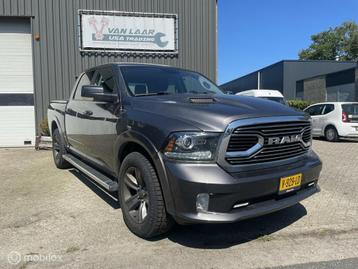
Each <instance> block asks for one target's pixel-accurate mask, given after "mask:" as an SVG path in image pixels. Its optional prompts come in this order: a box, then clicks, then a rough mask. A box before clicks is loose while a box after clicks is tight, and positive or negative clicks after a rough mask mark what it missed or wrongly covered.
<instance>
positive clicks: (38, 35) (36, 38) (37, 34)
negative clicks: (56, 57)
mask: <svg viewBox="0 0 358 269" xmlns="http://www.w3.org/2000/svg"><path fill="white" fill-rule="evenodd" d="M34 38H35V40H36V41H40V34H39V33H36V34H35V35H34Z"/></svg>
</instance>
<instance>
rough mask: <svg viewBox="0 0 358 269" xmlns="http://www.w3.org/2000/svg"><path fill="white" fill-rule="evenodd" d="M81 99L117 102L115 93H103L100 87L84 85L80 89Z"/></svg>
mask: <svg viewBox="0 0 358 269" xmlns="http://www.w3.org/2000/svg"><path fill="white" fill-rule="evenodd" d="M81 96H82V97H93V100H94V101H103V102H111V103H112V102H113V103H114V102H117V101H118V95H117V94H115V93H109V92H105V91H104V89H103V87H102V86H96V85H84V86H82V89H81Z"/></svg>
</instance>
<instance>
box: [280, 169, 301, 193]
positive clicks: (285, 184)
mask: <svg viewBox="0 0 358 269" xmlns="http://www.w3.org/2000/svg"><path fill="white" fill-rule="evenodd" d="M301 180H302V174H301V173H300V174H296V175H292V176H289V177H282V178H281V180H280V189H279V191H280V192H289V191H291V190H294V189H296V188H298V187H299V186H301Z"/></svg>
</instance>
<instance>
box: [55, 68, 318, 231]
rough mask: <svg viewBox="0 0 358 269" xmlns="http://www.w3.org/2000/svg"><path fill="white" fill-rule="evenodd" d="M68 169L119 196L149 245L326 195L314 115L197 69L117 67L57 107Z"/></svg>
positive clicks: (58, 153)
mask: <svg viewBox="0 0 358 269" xmlns="http://www.w3.org/2000/svg"><path fill="white" fill-rule="evenodd" d="M48 120H49V126H50V128H51V134H52V138H53V156H54V161H55V164H56V166H57V167H58V168H69V167H71V166H72V167H75V168H77V169H78V170H80V171H82V172H83V173H84V174H86V175H87V176H88V177H89V178H90V179H92V180H94V181H95V182H96V183H97V184H98V185H99V186H100V187H101V188H102V189H104V190H105V191H108V192H112V194H113V195H115V196H117V197H118V199H119V201H120V204H121V209H122V213H123V218H124V221H125V223H126V225H127V226H128V228H129V229H130V230H131V231H132V232H133V233H135V234H136V235H138V236H140V237H143V238H150V237H152V236H155V235H158V234H161V233H164V232H166V231H168V230H169V229H170V227H171V226H172V225H173V223H174V222H175V221H176V222H178V223H227V222H234V221H239V220H243V219H247V218H252V217H256V216H260V215H264V214H268V213H271V212H273V211H277V210H280V209H283V208H286V207H289V206H292V205H294V204H296V203H298V202H299V201H301V200H303V199H305V198H307V197H309V196H311V195H313V194H314V193H316V192H318V191H319V186H318V185H317V181H318V178H319V174H320V171H321V167H322V164H321V161H320V159H319V157H318V156H317V155H316V154H315V153H314V152H313V150H312V148H311V123H310V120H309V116H307V115H306V114H305V113H303V112H302V111H301V112H298V111H295V110H293V109H291V108H290V107H287V106H282V105H280V104H277V103H275V102H271V101H267V100H263V99H259V98H249V97H245V96H235V95H226V94H224V93H223V92H222V91H221V90H220V89H219V88H218V87H217V86H216V85H215V84H214V83H213V82H211V81H210V80H209V79H207V78H206V77H204V76H202V75H200V74H198V73H195V72H191V71H188V70H183V69H178V68H173V67H168V66H159V65H145V64H124V63H123V64H108V65H102V66H98V67H94V68H91V69H89V70H87V71H86V72H84V73H83V74H81V75H80V76H79V78H78V80H77V81H76V83H75V86H74V88H73V91H72V93H71V95H70V98H69V100H67V101H53V102H51V103H50V105H49V109H48Z"/></svg>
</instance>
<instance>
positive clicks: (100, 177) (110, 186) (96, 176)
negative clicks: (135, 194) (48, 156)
mask: <svg viewBox="0 0 358 269" xmlns="http://www.w3.org/2000/svg"><path fill="white" fill-rule="evenodd" d="M63 158H64V159H65V160H66V161H67V162H69V163H70V164H72V165H73V166H74V167H75V168H77V169H78V170H80V171H81V172H82V173H84V174H85V175H86V176H88V177H89V178H91V179H92V180H94V181H95V182H96V183H97V184H98V185H100V186H101V187H103V188H104V189H106V190H107V191H110V192H114V191H117V190H118V183H117V182H115V181H113V180H112V179H110V178H109V177H107V176H105V175H104V174H102V173H101V172H98V171H97V170H95V169H93V168H92V167H90V166H89V165H87V164H85V163H84V162H82V161H81V160H80V159H78V158H76V157H75V156H73V155H70V154H66V155H63Z"/></svg>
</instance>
